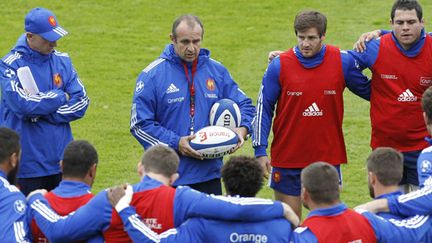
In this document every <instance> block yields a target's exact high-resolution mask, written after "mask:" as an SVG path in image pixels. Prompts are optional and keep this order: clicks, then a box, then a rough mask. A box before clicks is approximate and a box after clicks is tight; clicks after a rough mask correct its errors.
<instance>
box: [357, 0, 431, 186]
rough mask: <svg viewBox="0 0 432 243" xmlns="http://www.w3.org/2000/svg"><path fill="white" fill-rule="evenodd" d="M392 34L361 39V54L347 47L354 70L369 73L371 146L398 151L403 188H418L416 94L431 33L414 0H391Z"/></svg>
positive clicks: (427, 67)
mask: <svg viewBox="0 0 432 243" xmlns="http://www.w3.org/2000/svg"><path fill="white" fill-rule="evenodd" d="M390 17H391V20H390V23H391V25H392V32H391V33H390V34H385V35H383V36H382V37H381V38H379V39H375V40H371V41H370V42H368V43H366V50H365V51H364V52H355V51H350V52H349V53H350V54H351V55H352V56H353V57H354V58H355V59H356V61H357V62H358V64H359V68H360V69H362V70H363V69H365V68H369V69H370V70H371V71H372V81H371V99H370V102H371V105H370V107H371V110H370V116H371V125H372V136H371V147H372V149H375V148H377V147H392V148H395V149H397V150H398V151H401V152H402V153H403V155H404V174H403V178H402V181H401V186H402V189H403V190H404V192H408V191H411V190H414V189H416V188H418V186H419V180H418V173H417V170H418V169H419V168H418V167H417V158H418V157H419V154H420V152H421V150H422V149H424V148H426V147H427V144H428V143H427V142H426V141H424V137H426V136H427V135H428V133H427V131H426V129H425V127H424V122H423V120H422V114H421V113H422V110H421V105H420V97H422V94H423V92H424V91H425V90H426V89H427V88H428V87H429V86H430V85H431V79H432V37H431V36H429V35H427V34H426V33H425V30H424V20H423V11H422V7H421V5H420V3H419V2H418V1H416V0H396V1H395V3H394V4H393V7H392V10H391V14H390Z"/></svg>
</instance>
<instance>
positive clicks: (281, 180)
mask: <svg viewBox="0 0 432 243" xmlns="http://www.w3.org/2000/svg"><path fill="white" fill-rule="evenodd" d="M334 167H335V168H336V170H337V171H338V174H339V181H340V184H341V185H342V171H341V168H340V165H335V166H334ZM301 171H302V169H296V168H280V167H273V168H272V173H271V178H270V181H269V184H270V187H271V188H272V189H273V190H275V191H278V192H281V193H283V194H286V195H289V196H300V193H301V182H300V174H301Z"/></svg>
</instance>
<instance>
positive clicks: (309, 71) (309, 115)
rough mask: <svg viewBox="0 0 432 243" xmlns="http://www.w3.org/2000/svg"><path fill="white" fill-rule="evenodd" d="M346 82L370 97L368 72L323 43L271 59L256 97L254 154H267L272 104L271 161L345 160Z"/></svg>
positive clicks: (297, 165) (279, 164)
mask: <svg viewBox="0 0 432 243" xmlns="http://www.w3.org/2000/svg"><path fill="white" fill-rule="evenodd" d="M345 86H347V87H348V88H349V89H350V90H351V91H353V92H354V93H355V94H357V95H359V96H361V97H362V98H364V99H369V93H370V82H369V81H368V79H367V77H366V76H364V75H363V74H362V73H361V71H360V70H358V69H357V67H356V64H355V61H354V59H353V58H352V57H351V56H350V55H348V54H347V53H346V52H344V51H340V50H339V49H338V48H336V47H333V46H329V45H324V46H323V47H322V49H321V51H320V52H319V53H318V54H317V55H316V56H314V57H312V58H305V57H303V56H302V55H301V53H300V51H299V49H298V47H295V48H294V49H290V50H289V51H287V52H285V53H283V54H281V55H280V56H279V57H277V58H275V59H274V60H273V61H272V62H271V63H270V65H269V67H268V69H267V71H266V73H265V74H264V77H263V80H262V85H261V90H260V93H259V96H258V100H257V109H256V110H257V113H256V117H255V118H254V124H253V128H254V132H253V146H254V149H255V156H257V157H258V156H263V155H267V153H266V148H267V145H268V136H269V132H270V127H271V124H272V118H273V114H274V111H275V106H276V103H277V109H276V117H275V119H274V125H273V134H274V138H273V142H272V145H271V158H272V159H271V161H272V165H273V166H276V167H283V168H303V167H306V166H307V165H309V164H310V163H312V162H315V161H327V162H329V163H331V164H334V165H338V164H342V163H346V162H347V158H346V151H345V143H344V138H343V131H342V120H343V113H344V111H343V91H344V89H345ZM314 138H319V139H314ZM288 145H289V146H288Z"/></svg>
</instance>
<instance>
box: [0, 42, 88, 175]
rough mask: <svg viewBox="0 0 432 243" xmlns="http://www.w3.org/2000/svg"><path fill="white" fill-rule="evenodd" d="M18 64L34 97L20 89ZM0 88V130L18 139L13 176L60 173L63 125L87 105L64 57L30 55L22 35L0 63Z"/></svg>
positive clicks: (66, 138)
mask: <svg viewBox="0 0 432 243" xmlns="http://www.w3.org/2000/svg"><path fill="white" fill-rule="evenodd" d="M24 66H28V67H29V68H30V70H31V72H32V74H33V77H34V79H35V82H36V85H37V86H38V88H39V91H40V93H38V94H35V95H29V94H27V93H26V92H25V91H24V90H23V88H22V86H21V83H20V80H19V79H18V77H17V69H18V68H20V67H24ZM0 85H1V102H0V126H6V127H9V128H11V129H13V130H15V131H16V132H18V133H19V135H20V138H21V141H20V142H21V147H22V156H21V163H20V168H19V172H18V178H31V177H41V176H48V175H53V174H58V173H60V165H59V161H60V160H61V159H62V158H63V150H64V148H65V147H66V145H67V144H68V143H69V142H70V141H72V132H71V127H70V125H69V122H71V121H73V120H76V119H79V118H81V117H82V116H84V113H85V111H86V110H87V106H88V104H89V99H88V97H87V94H86V91H85V89H84V86H83V84H82V83H81V81H80V79H79V78H78V74H77V73H76V71H75V69H74V68H73V66H72V62H71V60H70V58H69V56H68V55H67V54H66V53H61V52H57V51H54V52H53V53H51V54H49V55H43V54H41V53H39V52H37V51H34V50H32V49H31V48H30V47H29V46H28V44H27V41H26V38H25V35H22V36H21V37H20V38H19V39H18V42H17V44H16V46H15V47H14V48H13V49H12V50H11V52H10V53H9V54H7V55H6V56H4V57H3V58H2V60H1V62H0ZM65 93H68V94H69V95H70V100H69V101H66V95H65Z"/></svg>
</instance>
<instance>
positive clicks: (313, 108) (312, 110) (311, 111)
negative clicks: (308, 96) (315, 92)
mask: <svg viewBox="0 0 432 243" xmlns="http://www.w3.org/2000/svg"><path fill="white" fill-rule="evenodd" d="M323 115H324V113H323V111H322V110H320V108H319V107H318V105H317V104H316V103H315V102H314V103H312V105H310V106H309V107H308V108H307V109H306V110H305V111H304V112H303V116H323Z"/></svg>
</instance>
